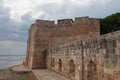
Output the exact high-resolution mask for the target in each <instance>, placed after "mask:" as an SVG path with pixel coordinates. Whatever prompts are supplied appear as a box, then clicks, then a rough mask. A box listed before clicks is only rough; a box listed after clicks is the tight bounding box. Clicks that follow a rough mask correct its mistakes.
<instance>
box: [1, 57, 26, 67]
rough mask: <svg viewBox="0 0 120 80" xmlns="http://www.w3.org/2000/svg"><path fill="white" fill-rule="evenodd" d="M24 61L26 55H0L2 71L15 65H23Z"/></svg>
mask: <svg viewBox="0 0 120 80" xmlns="http://www.w3.org/2000/svg"><path fill="white" fill-rule="evenodd" d="M24 60H25V56H24V55H0V69H6V68H8V67H11V66H13V65H17V64H21V63H22V61H24Z"/></svg>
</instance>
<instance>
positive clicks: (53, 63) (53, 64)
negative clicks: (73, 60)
mask: <svg viewBox="0 0 120 80" xmlns="http://www.w3.org/2000/svg"><path fill="white" fill-rule="evenodd" d="M54 66H55V62H54V58H52V67H54Z"/></svg>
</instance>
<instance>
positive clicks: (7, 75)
mask: <svg viewBox="0 0 120 80" xmlns="http://www.w3.org/2000/svg"><path fill="white" fill-rule="evenodd" d="M12 68H13V67H10V68H7V69H2V70H0V80H37V79H36V77H35V76H34V74H33V73H32V71H14V70H13V69H12Z"/></svg>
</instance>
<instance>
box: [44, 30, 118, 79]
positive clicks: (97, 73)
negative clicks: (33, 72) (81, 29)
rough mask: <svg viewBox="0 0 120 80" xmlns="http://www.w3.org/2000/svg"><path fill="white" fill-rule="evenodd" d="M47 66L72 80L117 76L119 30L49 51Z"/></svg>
mask: <svg viewBox="0 0 120 80" xmlns="http://www.w3.org/2000/svg"><path fill="white" fill-rule="evenodd" d="M46 63H47V68H48V69H49V70H52V71H55V72H57V73H59V74H61V75H64V76H66V77H68V78H71V79H72V80H81V79H82V78H84V80H119V79H120V76H119V75H120V31H117V32H113V33H109V34H106V35H102V36H100V37H92V38H85V39H83V38H81V39H78V40H75V41H72V42H69V43H66V44H63V45H59V46H55V47H54V48H51V49H49V50H48V55H47V59H46Z"/></svg>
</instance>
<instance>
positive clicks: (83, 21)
mask: <svg viewBox="0 0 120 80" xmlns="http://www.w3.org/2000/svg"><path fill="white" fill-rule="evenodd" d="M96 24H98V25H99V19H97V18H89V16H86V17H76V18H75V20H72V19H70V18H68V19H60V20H57V24H55V21H49V20H39V19H38V20H36V22H35V25H37V26H40V27H43V26H44V27H55V26H58V27H68V26H73V27H74V26H81V25H93V26H94V25H96Z"/></svg>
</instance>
